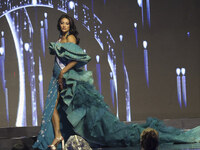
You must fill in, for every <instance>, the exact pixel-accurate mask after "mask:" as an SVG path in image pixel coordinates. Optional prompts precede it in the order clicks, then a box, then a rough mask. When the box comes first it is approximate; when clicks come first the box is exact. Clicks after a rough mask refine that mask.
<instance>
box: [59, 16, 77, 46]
mask: <svg viewBox="0 0 200 150" xmlns="http://www.w3.org/2000/svg"><path fill="white" fill-rule="evenodd" d="M63 18H67V19H68V20H69V25H70V29H69V35H70V34H73V35H74V36H75V38H76V44H79V42H80V39H79V38H78V37H77V36H78V31H77V30H76V25H75V24H74V20H73V18H72V17H70V16H68V15H67V14H63V15H61V16H60V18H59V19H58V23H57V29H58V31H60V33H61V32H62V31H61V28H60V22H61V20H62V19H63Z"/></svg>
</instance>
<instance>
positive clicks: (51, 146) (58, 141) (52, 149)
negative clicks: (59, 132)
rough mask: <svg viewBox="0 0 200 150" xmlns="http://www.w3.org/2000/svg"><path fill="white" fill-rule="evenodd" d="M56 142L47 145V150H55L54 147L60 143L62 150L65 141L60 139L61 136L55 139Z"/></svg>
mask: <svg viewBox="0 0 200 150" xmlns="http://www.w3.org/2000/svg"><path fill="white" fill-rule="evenodd" d="M56 140H57V142H56V143H55V144H54V145H53V144H51V145H49V146H48V147H49V148H51V150H56V146H57V145H58V144H59V143H60V142H62V143H61V144H62V147H61V148H62V150H64V146H65V141H64V138H63V137H62V136H60V137H59V138H56Z"/></svg>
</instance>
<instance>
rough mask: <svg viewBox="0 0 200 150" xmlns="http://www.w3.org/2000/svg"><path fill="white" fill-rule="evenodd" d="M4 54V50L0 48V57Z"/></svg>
mask: <svg viewBox="0 0 200 150" xmlns="http://www.w3.org/2000/svg"><path fill="white" fill-rule="evenodd" d="M3 54H4V48H3V47H0V56H2V55H3Z"/></svg>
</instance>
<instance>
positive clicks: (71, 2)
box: [69, 1, 75, 9]
mask: <svg viewBox="0 0 200 150" xmlns="http://www.w3.org/2000/svg"><path fill="white" fill-rule="evenodd" d="M74 6H75V5H74V2H73V1H70V2H69V8H70V9H73V8H74Z"/></svg>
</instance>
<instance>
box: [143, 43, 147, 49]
mask: <svg viewBox="0 0 200 150" xmlns="http://www.w3.org/2000/svg"><path fill="white" fill-rule="evenodd" d="M143 47H144V48H145V49H146V48H147V41H143Z"/></svg>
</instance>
